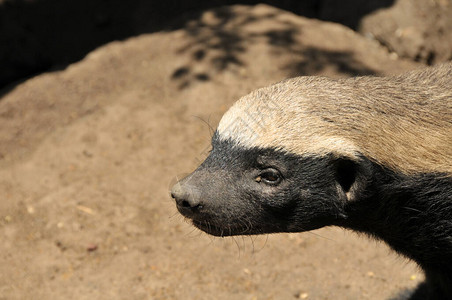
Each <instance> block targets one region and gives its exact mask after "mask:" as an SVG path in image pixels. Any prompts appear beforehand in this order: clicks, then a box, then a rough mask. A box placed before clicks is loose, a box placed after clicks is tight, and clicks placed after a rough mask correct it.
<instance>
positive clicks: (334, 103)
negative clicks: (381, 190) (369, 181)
mask: <svg viewBox="0 0 452 300" xmlns="http://www.w3.org/2000/svg"><path fill="white" fill-rule="evenodd" d="M218 132H219V135H220V137H221V138H223V139H233V140H235V141H236V142H237V143H238V144H240V145H242V146H245V147H249V148H252V147H270V148H277V149H280V150H284V151H287V152H290V153H295V154H300V155H309V154H312V155H316V156H318V155H322V154H331V153H333V154H335V155H338V156H346V157H350V158H353V157H358V156H359V155H364V156H365V157H367V158H370V159H372V160H374V161H375V162H377V163H379V164H381V165H383V166H386V167H388V168H391V169H394V170H397V171H401V172H403V173H407V174H410V173H446V174H452V64H444V65H441V66H437V67H432V68H427V69H423V70H420V71H413V72H410V73H407V74H404V75H401V76H396V77H381V78H380V77H357V78H350V79H340V80H334V79H328V78H319V77H298V78H293V79H289V80H285V81H283V82H280V83H277V84H275V85H272V86H270V87H266V88H263V89H260V90H257V91H255V92H253V93H251V94H249V95H248V96H245V97H243V98H242V99H240V100H239V101H238V102H237V103H236V104H235V105H234V106H233V107H232V108H231V109H230V110H229V111H228V112H227V113H226V114H225V116H224V117H223V119H222V120H221V122H220V125H219V127H218Z"/></svg>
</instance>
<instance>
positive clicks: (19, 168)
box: [0, 5, 422, 300]
mask: <svg viewBox="0 0 452 300" xmlns="http://www.w3.org/2000/svg"><path fill="white" fill-rule="evenodd" d="M417 67H420V65H419V64H416V63H413V62H410V61H407V60H401V59H399V58H398V57H397V55H393V54H391V53H389V52H388V51H387V50H386V49H384V48H383V47H381V46H380V45H379V44H378V43H377V42H376V41H373V40H369V39H366V38H364V37H362V36H360V35H359V34H357V33H355V32H354V31H352V30H351V29H348V28H346V27H343V26H341V25H337V24H333V23H328V22H322V21H317V20H311V19H306V18H303V17H299V16H295V15H293V14H290V13H287V12H284V11H282V10H278V9H274V8H272V7H270V6H266V5H257V6H231V7H223V8H220V9H215V10H210V11H207V12H205V13H204V14H202V15H201V17H200V18H199V19H197V20H193V21H192V22H189V23H188V24H187V26H186V28H184V29H180V30H174V31H168V32H157V33H152V34H143V35H140V36H136V37H133V38H130V39H128V40H126V41H122V42H113V43H110V44H107V45H105V46H103V47H100V48H99V49H97V50H95V51H92V52H91V53H89V54H88V55H87V56H86V57H85V58H84V59H83V60H82V61H80V62H77V63H74V64H72V65H70V66H68V67H67V68H66V69H64V70H61V71H55V72H49V73H46V74H41V75H39V76H36V77H34V78H32V79H29V80H27V81H25V82H23V83H21V84H18V85H16V86H14V87H13V88H11V89H9V90H8V91H5V92H4V93H3V96H2V98H0V239H1V241H2V242H1V243H0V270H1V271H0V299H249V300H251V299H253V300H255V299H395V298H398V299H399V298H403V297H402V296H403V294H404V293H405V295H406V292H407V290H409V289H412V288H413V287H414V286H415V285H416V284H417V283H418V282H419V281H420V280H422V274H421V272H420V271H419V270H418V269H417V267H416V266H415V265H414V264H413V263H411V262H409V261H408V260H406V259H405V258H403V257H400V256H398V255H396V254H395V253H394V252H393V251H391V250H390V249H389V248H388V247H387V246H385V245H384V244H382V243H380V242H378V241H375V240H371V239H369V238H367V237H365V236H358V235H357V234H355V233H352V232H350V231H345V230H342V229H339V228H324V229H321V230H316V231H314V232H307V233H299V234H276V235H267V236H258V237H252V238H251V237H235V238H224V239H222V238H213V237H210V236H207V235H206V234H204V233H201V232H199V231H198V230H194V229H193V227H192V226H191V225H190V224H188V223H187V222H185V221H184V219H183V218H182V217H181V216H179V214H178V213H177V210H176V208H175V206H174V203H173V202H172V200H171V199H170V197H169V194H168V191H169V188H170V186H171V185H172V183H174V181H175V180H176V179H177V178H178V177H180V176H183V174H184V173H186V172H190V171H191V170H193V169H194V168H195V167H196V166H197V165H198V163H199V162H200V161H201V160H202V159H203V158H204V157H205V155H206V151H207V150H208V147H209V140H210V132H209V126H208V125H207V124H206V123H208V124H211V125H212V126H213V127H215V126H216V124H217V122H218V121H219V119H220V117H221V115H222V114H223V113H224V112H225V111H226V110H227V108H228V107H229V106H230V105H231V104H232V103H233V102H234V101H235V100H237V99H238V98H239V97H240V96H242V95H244V94H246V93H248V92H250V91H251V90H253V89H255V88H258V87H261V86H264V85H268V84H270V83H273V82H276V81H279V80H282V79H284V78H287V77H292V76H297V75H326V76H333V77H344V76H354V75H386V74H394V73H400V72H403V71H405V70H409V69H414V68H417Z"/></svg>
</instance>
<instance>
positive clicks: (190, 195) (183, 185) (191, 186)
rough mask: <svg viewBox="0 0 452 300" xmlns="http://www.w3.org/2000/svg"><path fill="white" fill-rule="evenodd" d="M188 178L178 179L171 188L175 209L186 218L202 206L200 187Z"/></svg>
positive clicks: (190, 216)
mask: <svg viewBox="0 0 452 300" xmlns="http://www.w3.org/2000/svg"><path fill="white" fill-rule="evenodd" d="M190 179H192V178H191V176H188V177H186V178H184V179H182V180H180V181H179V182H177V183H176V184H175V185H174V186H173V187H172V189H171V197H172V198H173V199H174V200H175V201H176V207H177V210H178V211H179V212H180V213H181V214H182V215H184V216H185V217H187V218H193V217H194V215H195V214H197V213H199V211H200V210H201V209H202V208H203V206H204V203H203V201H202V195H201V190H200V188H199V187H197V185H196V184H195V183H194V182H192V181H193V180H190Z"/></svg>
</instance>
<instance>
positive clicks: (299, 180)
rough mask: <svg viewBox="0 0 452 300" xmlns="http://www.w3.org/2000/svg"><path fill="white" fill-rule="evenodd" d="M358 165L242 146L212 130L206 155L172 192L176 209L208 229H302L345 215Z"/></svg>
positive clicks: (220, 232)
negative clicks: (208, 152)
mask: <svg viewBox="0 0 452 300" xmlns="http://www.w3.org/2000/svg"><path fill="white" fill-rule="evenodd" d="M356 168H357V165H355V164H354V163H353V162H351V161H349V160H345V159H340V158H333V157H322V158H319V157H299V156H296V155H290V154H286V153H283V152H281V151H276V150H273V149H243V148H241V147H239V146H238V145H237V144H235V143H234V142H232V141H220V140H219V139H218V136H217V135H215V136H214V138H213V141H212V151H211V153H210V155H209V156H208V157H207V159H206V160H205V161H204V162H203V163H202V164H201V166H199V168H198V169H197V170H196V171H195V172H193V173H192V174H191V175H189V176H188V177H187V178H185V179H184V180H182V181H181V182H180V183H179V188H175V189H174V190H173V197H175V198H176V203H177V207H178V210H179V211H180V213H181V214H183V215H184V216H186V217H188V218H190V219H192V221H193V224H194V225H195V226H196V227H198V228H200V229H201V230H203V231H206V232H207V233H209V234H213V235H218V236H227V235H241V234H261V233H272V232H300V231H306V230H312V229H316V228H319V227H323V226H326V225H332V224H337V223H339V221H340V220H341V219H344V218H345V212H344V206H345V204H346V202H347V197H346V193H347V192H348V191H349V190H350V189H351V188H352V185H354V184H355V180H356V171H357V169H356Z"/></svg>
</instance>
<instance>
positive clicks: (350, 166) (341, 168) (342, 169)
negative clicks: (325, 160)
mask: <svg viewBox="0 0 452 300" xmlns="http://www.w3.org/2000/svg"><path fill="white" fill-rule="evenodd" d="M369 167H370V166H368V164H366V163H365V162H364V161H361V160H353V159H350V158H347V157H341V158H336V159H334V161H333V170H334V178H335V179H336V184H337V187H338V190H339V193H340V195H341V196H342V197H344V198H345V199H346V200H347V201H353V200H357V199H359V198H360V196H361V194H362V193H363V192H364V190H365V188H366V185H367V182H368V174H369V170H368V168H369Z"/></svg>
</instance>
